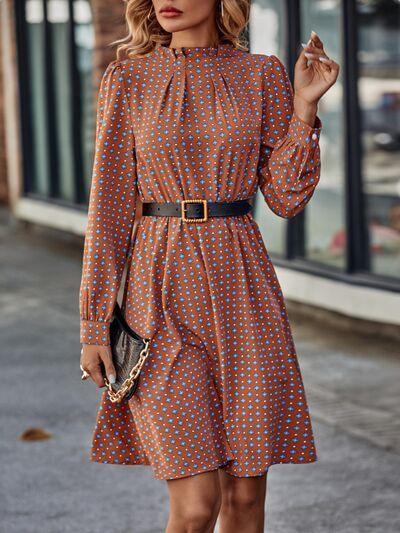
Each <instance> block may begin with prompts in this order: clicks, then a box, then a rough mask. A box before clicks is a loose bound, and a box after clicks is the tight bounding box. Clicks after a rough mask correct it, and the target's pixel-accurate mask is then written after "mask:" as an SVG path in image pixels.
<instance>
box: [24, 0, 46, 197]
mask: <svg viewBox="0 0 400 533" xmlns="http://www.w3.org/2000/svg"><path fill="white" fill-rule="evenodd" d="M25 20H26V32H27V35H26V38H27V44H28V46H27V50H24V51H22V52H23V53H25V54H27V64H28V80H29V99H30V110H31V115H30V121H31V131H32V138H31V140H30V143H31V146H30V149H31V150H32V157H33V165H32V166H31V167H30V168H27V169H26V173H27V175H28V176H29V180H28V182H29V185H30V189H31V190H30V191H29V192H34V193H37V194H41V195H44V196H47V195H48V194H49V191H50V168H49V159H48V135H47V129H46V119H47V102H46V91H45V79H46V72H45V68H46V61H45V56H44V50H45V47H44V40H45V34H44V13H43V4H42V2H38V1H36V0H28V1H27V2H26V4H25Z"/></svg>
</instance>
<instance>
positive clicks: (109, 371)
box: [100, 346, 117, 383]
mask: <svg viewBox="0 0 400 533" xmlns="http://www.w3.org/2000/svg"><path fill="white" fill-rule="evenodd" d="M100 357H101V360H102V361H103V364H104V368H105V371H106V376H107V379H108V381H109V382H110V383H115V380H116V376H117V373H116V371H115V367H114V365H113V362H112V354H111V348H110V347H109V346H103V347H102V350H101V351H100Z"/></svg>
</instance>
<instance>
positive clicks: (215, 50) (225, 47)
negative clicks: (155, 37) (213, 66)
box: [154, 43, 235, 59]
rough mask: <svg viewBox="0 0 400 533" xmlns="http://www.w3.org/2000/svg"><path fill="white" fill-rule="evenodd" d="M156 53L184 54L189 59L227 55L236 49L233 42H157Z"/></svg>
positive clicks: (168, 54)
mask: <svg viewBox="0 0 400 533" xmlns="http://www.w3.org/2000/svg"><path fill="white" fill-rule="evenodd" d="M154 50H155V52H156V53H159V54H162V55H166V56H169V57H171V58H173V59H174V58H179V57H182V56H184V57H185V58H187V59H191V58H202V57H204V58H210V57H216V58H219V57H226V56H228V55H229V54H231V53H232V51H233V50H235V46H234V45H233V44H232V43H219V44H218V45H214V46H212V45H210V46H175V47H170V46H168V45H164V44H159V43H157V44H156V46H155V48H154Z"/></svg>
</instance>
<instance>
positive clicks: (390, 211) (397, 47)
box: [357, 0, 400, 277]
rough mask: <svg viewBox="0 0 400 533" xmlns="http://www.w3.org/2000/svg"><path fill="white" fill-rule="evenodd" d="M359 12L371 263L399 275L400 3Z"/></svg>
mask: <svg viewBox="0 0 400 533" xmlns="http://www.w3.org/2000/svg"><path fill="white" fill-rule="evenodd" d="M357 15H358V28H359V30H358V36H359V43H358V46H359V54H358V60H359V74H360V77H359V83H358V93H359V102H360V109H361V119H362V124H361V128H362V147H363V156H362V175H363V186H364V187H363V188H364V194H365V200H366V201H365V203H366V217H367V224H368V231H369V249H370V267H371V270H372V271H373V272H374V273H378V274H382V275H385V276H391V277H400V67H399V65H400V31H399V30H400V28H399V21H400V3H399V2H398V1H397V0H391V1H390V0H385V1H384V0H380V1H379V0H374V1H371V0H369V1H367V0H363V1H361V0H360V1H358V2H357Z"/></svg>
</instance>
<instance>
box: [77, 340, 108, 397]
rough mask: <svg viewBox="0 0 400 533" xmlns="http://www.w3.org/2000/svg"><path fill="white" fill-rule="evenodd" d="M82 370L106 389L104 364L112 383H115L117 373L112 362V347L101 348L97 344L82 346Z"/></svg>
mask: <svg viewBox="0 0 400 533" xmlns="http://www.w3.org/2000/svg"><path fill="white" fill-rule="evenodd" d="M80 364H81V369H82V370H83V371H86V372H87V373H88V374H89V377H90V378H92V380H93V381H94V382H95V383H96V385H97V386H98V387H104V386H105V382H104V377H103V372H102V364H103V365H104V369H105V372H106V376H107V379H108V381H109V382H110V383H115V379H116V372H115V368H114V365H113V362H112V355H111V348H110V346H100V345H97V344H82V350H81V361H80Z"/></svg>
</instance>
